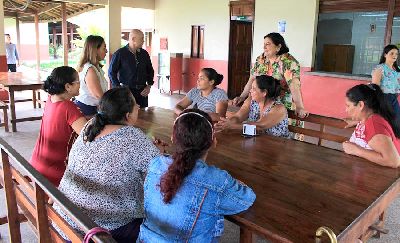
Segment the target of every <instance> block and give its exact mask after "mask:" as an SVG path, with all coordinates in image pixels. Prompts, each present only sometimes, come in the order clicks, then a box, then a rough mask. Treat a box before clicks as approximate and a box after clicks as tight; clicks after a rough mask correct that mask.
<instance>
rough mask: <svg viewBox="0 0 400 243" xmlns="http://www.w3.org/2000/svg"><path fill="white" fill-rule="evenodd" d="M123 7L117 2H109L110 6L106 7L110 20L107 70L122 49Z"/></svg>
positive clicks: (107, 31)
mask: <svg viewBox="0 0 400 243" xmlns="http://www.w3.org/2000/svg"><path fill="white" fill-rule="evenodd" d="M121 7H122V5H121V3H120V1H115V0H108V5H107V6H106V10H107V19H108V28H107V30H106V43H107V48H108V54H107V57H106V61H107V65H106V69H108V67H109V65H110V61H111V56H112V54H113V53H114V52H116V51H117V50H118V49H119V48H120V47H121V10H122V8H121Z"/></svg>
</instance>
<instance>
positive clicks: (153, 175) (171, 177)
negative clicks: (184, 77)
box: [139, 109, 256, 243]
mask: <svg viewBox="0 0 400 243" xmlns="http://www.w3.org/2000/svg"><path fill="white" fill-rule="evenodd" d="M172 143H173V144H175V146H176V150H175V153H174V154H173V155H172V156H164V155H163V156H159V157H157V158H155V159H153V160H152V161H151V162H150V165H149V170H148V174H147V177H146V181H145V184H144V188H145V189H144V190H145V192H144V194H145V195H144V198H145V199H144V200H145V202H144V205H145V214H146V218H145V220H144V222H143V224H142V225H141V226H140V234H139V241H140V242H158V243H161V242H216V241H218V238H219V237H220V236H221V235H222V233H223V229H224V217H223V216H224V215H232V214H237V213H239V212H242V211H244V210H246V209H248V208H249V207H250V206H251V205H252V204H253V202H254V200H255V198H256V195H255V194H254V192H253V191H252V190H251V189H250V188H249V187H248V186H246V185H244V184H243V183H241V182H239V181H237V180H235V179H234V178H232V176H231V175H230V174H229V173H228V172H226V171H224V170H220V169H218V168H216V167H214V166H209V165H208V164H207V163H206V158H207V154H208V151H209V149H210V148H211V147H212V146H215V145H216V138H215V135H214V129H213V126H212V120H211V118H210V116H209V115H208V114H207V113H205V112H203V111H201V110H198V109H187V110H185V111H184V112H183V113H181V114H180V115H179V116H178V117H177V118H176V120H175V123H174V127H173V134H172Z"/></svg>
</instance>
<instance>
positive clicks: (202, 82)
mask: <svg viewBox="0 0 400 243" xmlns="http://www.w3.org/2000/svg"><path fill="white" fill-rule="evenodd" d="M223 78H224V76H223V75H222V74H219V73H217V71H215V70H214V69H213V68H203V69H202V70H201V71H200V73H199V78H198V79H197V87H196V88H193V89H191V90H190V91H189V92H188V93H187V95H186V96H185V98H183V99H182V100H181V101H179V103H178V104H177V105H176V106H175V113H176V114H177V115H179V114H181V113H182V111H183V110H184V109H186V108H187V107H189V106H190V105H191V104H194V106H193V107H194V108H198V109H200V110H202V111H205V112H207V113H208V114H209V115H210V116H211V119H212V120H213V121H218V120H219V118H220V117H225V115H226V110H227V109H228V96H227V94H226V92H225V91H224V90H223V89H220V88H217V85H219V84H220V83H221V82H222V80H223Z"/></svg>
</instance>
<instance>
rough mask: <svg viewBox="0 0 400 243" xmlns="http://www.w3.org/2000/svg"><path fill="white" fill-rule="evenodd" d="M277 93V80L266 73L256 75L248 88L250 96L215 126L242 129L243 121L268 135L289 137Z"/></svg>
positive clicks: (283, 107)
mask: <svg viewBox="0 0 400 243" xmlns="http://www.w3.org/2000/svg"><path fill="white" fill-rule="evenodd" d="M279 94H280V81H279V80H277V79H275V78H273V77H271V76H267V75H261V76H257V77H256V82H253V84H252V87H251V89H250V96H249V97H248V98H247V99H246V100H245V102H244V103H243V105H242V107H241V108H240V110H239V111H238V112H236V113H235V114H234V115H233V116H232V117H230V118H229V119H225V118H221V121H220V122H218V123H217V124H216V125H215V126H216V128H217V129H218V130H224V129H236V130H242V128H243V123H245V124H250V125H256V127H257V130H260V131H261V132H262V133H266V134H268V135H272V136H276V137H285V138H291V137H292V134H291V133H290V132H289V128H288V125H289V122H288V113H287V110H286V108H285V106H284V105H283V104H282V103H281V102H279V101H278V97H279Z"/></svg>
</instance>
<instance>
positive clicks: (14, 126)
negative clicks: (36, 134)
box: [8, 89, 17, 132]
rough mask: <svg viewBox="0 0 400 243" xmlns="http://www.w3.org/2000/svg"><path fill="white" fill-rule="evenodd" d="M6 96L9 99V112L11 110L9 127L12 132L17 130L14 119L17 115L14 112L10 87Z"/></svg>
mask: <svg viewBox="0 0 400 243" xmlns="http://www.w3.org/2000/svg"><path fill="white" fill-rule="evenodd" d="M8 97H9V99H8V100H9V101H10V112H11V127H12V128H11V129H12V131H13V132H16V131H17V122H16V121H15V120H16V119H17V116H16V114H15V97H14V90H12V89H10V90H8Z"/></svg>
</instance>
